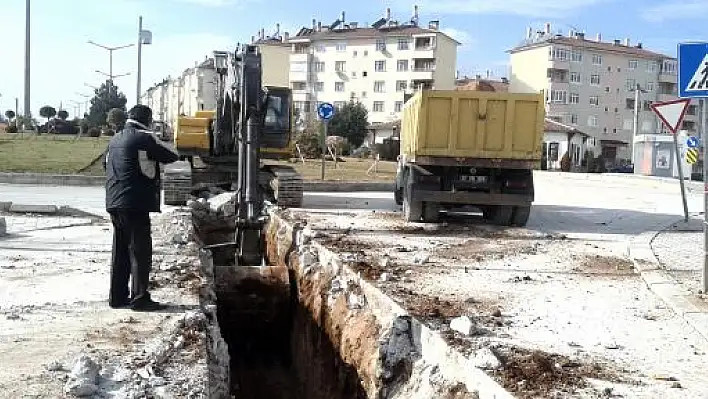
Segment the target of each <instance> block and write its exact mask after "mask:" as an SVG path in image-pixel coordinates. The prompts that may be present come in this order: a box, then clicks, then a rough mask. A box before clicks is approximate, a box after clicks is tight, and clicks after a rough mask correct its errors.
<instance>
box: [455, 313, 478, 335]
mask: <svg viewBox="0 0 708 399" xmlns="http://www.w3.org/2000/svg"><path fill="white" fill-rule="evenodd" d="M450 329H452V330H454V331H457V332H459V333H460V334H462V335H464V336H470V335H475V334H476V333H477V332H478V331H479V329H478V328H477V325H476V324H475V322H474V321H472V319H470V317H469V316H460V317H455V318H454V319H452V320H451V321H450Z"/></svg>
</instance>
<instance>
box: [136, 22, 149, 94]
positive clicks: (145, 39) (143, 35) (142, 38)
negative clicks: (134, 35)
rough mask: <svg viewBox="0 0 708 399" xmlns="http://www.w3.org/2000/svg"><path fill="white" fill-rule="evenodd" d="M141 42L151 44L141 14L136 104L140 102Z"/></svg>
mask: <svg viewBox="0 0 708 399" xmlns="http://www.w3.org/2000/svg"><path fill="white" fill-rule="evenodd" d="M143 44H152V32H150V31H149V30H144V29H143V16H142V15H141V16H140V17H139V18H138V78H137V79H136V80H137V83H136V86H137V87H136V93H135V96H136V97H135V103H136V104H140V80H141V79H142V56H143V53H142V50H143Z"/></svg>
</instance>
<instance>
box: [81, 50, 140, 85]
mask: <svg viewBox="0 0 708 399" xmlns="http://www.w3.org/2000/svg"><path fill="white" fill-rule="evenodd" d="M88 43H89V44H93V45H94V46H97V47H100V48H102V49H104V50H108V56H109V66H108V68H109V69H108V73H105V72H100V71H97V72H99V73H102V74H104V75H106V76H108V79H109V81H110V82H111V86H113V78H115V77H117V76H115V75H113V52H114V51H116V50H120V49H124V48H128V47H132V46H133V44H132V43H131V44H126V45H124V46H118V47H108V46H104V45H102V44H98V43H96V42H94V41H93V40H89V41H88ZM125 75H126V74H124V75H120V76H125Z"/></svg>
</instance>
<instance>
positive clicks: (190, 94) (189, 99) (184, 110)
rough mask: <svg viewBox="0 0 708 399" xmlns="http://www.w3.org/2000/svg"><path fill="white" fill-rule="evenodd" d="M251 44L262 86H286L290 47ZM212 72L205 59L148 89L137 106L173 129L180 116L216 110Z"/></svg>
mask: <svg viewBox="0 0 708 399" xmlns="http://www.w3.org/2000/svg"><path fill="white" fill-rule="evenodd" d="M251 40H252V43H254V44H255V45H257V46H258V47H259V49H260V51H261V60H262V63H263V74H262V80H263V83H264V84H265V85H271V86H281V87H288V86H289V73H288V65H289V57H290V46H289V45H287V44H285V43H284V42H283V38H282V37H281V36H277V37H265V34H264V32H263V31H262V30H261V31H260V32H259V37H258V39H256V38H255V37H253V38H252V39H251ZM216 83H217V81H216V69H215V68H214V59H213V58H207V59H205V60H204V61H203V62H201V63H195V65H194V67H192V68H187V69H185V70H184V71H183V72H182V73H181V74H180V75H179V76H176V77H167V78H166V79H164V80H163V81H162V82H159V83H157V84H155V85H153V86H152V87H150V88H148V89H147V90H146V91H145V92H144V94H143V95H142V96H141V102H142V103H143V104H145V105H147V106H149V107H150V108H152V110H153V118H154V119H155V120H159V121H163V122H165V123H167V125H168V126H170V127H171V128H173V129H174V127H175V123H176V122H177V119H178V117H179V116H180V115H194V114H195V113H196V112H197V111H200V110H213V109H216Z"/></svg>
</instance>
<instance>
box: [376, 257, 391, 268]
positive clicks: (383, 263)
mask: <svg viewBox="0 0 708 399" xmlns="http://www.w3.org/2000/svg"><path fill="white" fill-rule="evenodd" d="M390 262H391V261H390V260H389V259H388V258H381V259H380V260H379V266H381V267H388V265H389V263H390Z"/></svg>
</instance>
